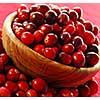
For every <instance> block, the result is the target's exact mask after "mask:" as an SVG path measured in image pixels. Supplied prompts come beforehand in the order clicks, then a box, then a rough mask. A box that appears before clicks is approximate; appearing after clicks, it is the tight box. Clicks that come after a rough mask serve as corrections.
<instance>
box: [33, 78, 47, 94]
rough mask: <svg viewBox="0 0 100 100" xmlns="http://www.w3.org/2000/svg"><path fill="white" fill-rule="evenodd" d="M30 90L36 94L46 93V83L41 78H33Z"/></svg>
mask: <svg viewBox="0 0 100 100" xmlns="http://www.w3.org/2000/svg"><path fill="white" fill-rule="evenodd" d="M32 88H33V89H35V90H36V91H37V92H44V93H45V92H47V89H48V86H47V83H46V82H45V81H44V80H43V79H41V78H35V79H33V80H32Z"/></svg>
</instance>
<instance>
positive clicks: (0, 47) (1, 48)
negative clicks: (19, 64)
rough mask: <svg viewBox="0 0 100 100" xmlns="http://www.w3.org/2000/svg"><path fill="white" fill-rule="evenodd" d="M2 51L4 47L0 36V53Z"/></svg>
mask: <svg viewBox="0 0 100 100" xmlns="http://www.w3.org/2000/svg"><path fill="white" fill-rule="evenodd" d="M3 52H4V48H3V45H2V39H1V38H0V53H3Z"/></svg>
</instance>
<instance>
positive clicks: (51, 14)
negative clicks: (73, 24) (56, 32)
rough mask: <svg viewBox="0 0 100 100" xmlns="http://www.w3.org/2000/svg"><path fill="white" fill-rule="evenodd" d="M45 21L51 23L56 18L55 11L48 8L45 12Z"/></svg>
mask: <svg viewBox="0 0 100 100" xmlns="http://www.w3.org/2000/svg"><path fill="white" fill-rule="evenodd" d="M45 19H46V23H48V24H53V23H55V22H56V20H57V13H56V12H55V11H53V10H49V11H47V12H46V14H45Z"/></svg>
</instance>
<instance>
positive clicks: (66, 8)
mask: <svg viewBox="0 0 100 100" xmlns="http://www.w3.org/2000/svg"><path fill="white" fill-rule="evenodd" d="M60 9H61V11H62V10H66V11H69V10H70V8H69V7H67V6H63V7H61V8H60Z"/></svg>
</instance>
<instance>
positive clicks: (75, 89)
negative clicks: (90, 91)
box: [71, 88, 79, 97]
mask: <svg viewBox="0 0 100 100" xmlns="http://www.w3.org/2000/svg"><path fill="white" fill-rule="evenodd" d="M71 92H72V93H73V96H74V97H78V95H79V91H78V89H77V88H71Z"/></svg>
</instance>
